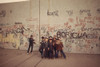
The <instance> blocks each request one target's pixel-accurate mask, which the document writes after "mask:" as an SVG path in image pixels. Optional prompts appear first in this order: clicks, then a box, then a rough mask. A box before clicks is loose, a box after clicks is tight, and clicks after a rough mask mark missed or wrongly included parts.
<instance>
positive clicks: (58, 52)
mask: <svg viewBox="0 0 100 67" xmlns="http://www.w3.org/2000/svg"><path fill="white" fill-rule="evenodd" d="M59 51H60V52H61V54H62V55H63V57H64V58H66V55H65V53H64V52H63V50H57V57H58V53H59Z"/></svg>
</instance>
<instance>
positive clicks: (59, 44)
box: [56, 39, 66, 59]
mask: <svg viewBox="0 0 100 67" xmlns="http://www.w3.org/2000/svg"><path fill="white" fill-rule="evenodd" d="M56 44H57V57H58V53H59V51H60V52H61V54H62V55H63V57H64V58H65V59H66V55H65V53H64V52H63V43H62V42H61V40H59V39H57V41H56Z"/></svg>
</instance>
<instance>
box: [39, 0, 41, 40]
mask: <svg viewBox="0 0 100 67" xmlns="http://www.w3.org/2000/svg"><path fill="white" fill-rule="evenodd" d="M40 19H41V18H40V0H39V42H40V37H41V32H40Z"/></svg>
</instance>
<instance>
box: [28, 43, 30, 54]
mask: <svg viewBox="0 0 100 67" xmlns="http://www.w3.org/2000/svg"><path fill="white" fill-rule="evenodd" d="M29 50H30V45H29V47H28V50H27V53H29Z"/></svg>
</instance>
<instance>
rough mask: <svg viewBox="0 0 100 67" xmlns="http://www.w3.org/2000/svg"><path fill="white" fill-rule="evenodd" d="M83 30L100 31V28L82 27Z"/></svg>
mask: <svg viewBox="0 0 100 67" xmlns="http://www.w3.org/2000/svg"><path fill="white" fill-rule="evenodd" d="M81 30H82V31H100V28H81Z"/></svg>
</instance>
